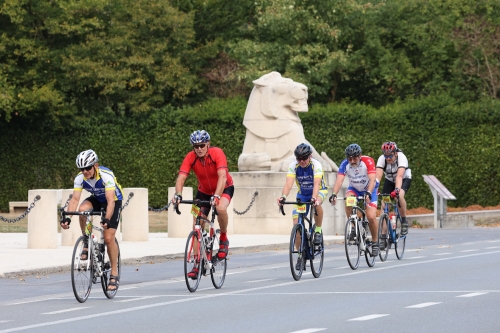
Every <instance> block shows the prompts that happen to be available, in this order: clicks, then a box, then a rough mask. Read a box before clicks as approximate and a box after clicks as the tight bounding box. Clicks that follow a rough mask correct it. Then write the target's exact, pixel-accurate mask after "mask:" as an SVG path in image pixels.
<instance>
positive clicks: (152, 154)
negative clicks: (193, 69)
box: [0, 96, 500, 211]
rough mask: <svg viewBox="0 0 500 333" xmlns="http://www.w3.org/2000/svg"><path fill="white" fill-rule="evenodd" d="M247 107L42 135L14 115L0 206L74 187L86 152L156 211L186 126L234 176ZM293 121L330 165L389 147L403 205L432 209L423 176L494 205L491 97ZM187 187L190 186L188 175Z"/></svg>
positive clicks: (348, 106) (91, 124)
mask: <svg viewBox="0 0 500 333" xmlns="http://www.w3.org/2000/svg"><path fill="white" fill-rule="evenodd" d="M246 103H247V101H246V100H245V99H242V98H237V99H229V100H218V99H213V100H209V101H207V102H205V103H203V104H200V105H196V106H191V107H185V108H182V109H174V108H171V107H165V108H163V109H161V110H156V111H155V112H152V113H151V114H148V115H140V116H136V117H132V118H125V117H116V116H115V115H113V116H111V115H108V114H102V115H100V116H99V117H98V118H95V119H89V120H78V122H76V123H75V125H74V126H72V127H71V128H62V129H61V128H52V129H43V130H40V129H39V128H37V126H36V125H34V124H26V123H21V122H19V121H17V120H15V119H14V120H13V121H12V122H11V123H8V124H6V123H1V124H0V139H1V142H2V148H1V161H2V162H1V170H2V177H1V178H0V210H1V211H7V209H8V202H9V201H25V200H27V197H28V190H30V189H36V188H46V189H47V188H72V184H73V179H74V177H75V175H76V173H77V172H78V170H77V169H76V167H75V158H76V156H77V155H78V153H79V152H80V151H82V150H85V149H90V148H91V149H94V150H95V151H96V152H97V154H98V156H99V159H100V162H101V164H102V165H104V166H107V167H109V168H111V169H112V170H113V171H114V172H115V175H116V177H117V179H118V181H119V183H120V184H121V185H122V186H123V187H147V188H148V189H149V204H150V205H151V206H155V207H158V206H163V205H165V204H166V203H167V200H168V198H167V192H168V187H171V186H174V184H175V179H176V176H177V171H178V168H179V166H180V163H181V162H182V159H183V157H184V156H185V154H186V153H187V152H188V151H189V149H190V144H189V139H188V138H189V134H190V133H191V132H192V131H193V130H196V129H206V130H207V131H208V132H209V133H210V135H211V137H212V144H213V145H216V146H219V147H221V148H222V149H224V151H225V152H226V155H227V157H228V165H229V170H230V171H237V170H238V166H237V162H238V156H239V154H240V153H241V151H242V147H243V142H244V139H245V128H244V126H243V125H242V120H243V115H244V112H245V108H246ZM300 117H301V120H302V124H303V127H304V132H305V135H306V138H307V139H308V140H309V141H310V142H311V143H312V144H313V145H314V146H315V148H316V149H317V150H318V151H324V152H326V153H327V154H328V156H330V158H332V159H333V160H334V161H335V162H336V163H337V164H340V162H341V160H342V159H343V158H344V156H343V151H344V149H345V147H346V146H347V145H349V144H350V143H353V142H356V143H358V144H360V145H361V147H362V149H363V153H364V154H366V155H370V156H372V157H373V158H374V159H375V160H376V159H377V158H378V156H380V153H381V152H380V145H381V144H382V142H383V141H387V140H391V141H396V142H397V144H398V146H399V147H400V148H401V149H402V150H403V151H404V153H405V154H406V155H407V156H408V160H409V163H410V167H411V169H412V174H413V181H412V185H411V189H410V192H409V193H408V196H407V201H408V207H409V208H412V207H420V206H424V207H427V208H432V206H433V197H432V195H431V192H430V190H429V188H428V186H427V185H426V184H425V182H424V181H423V178H422V175H424V174H432V175H435V176H436V177H437V178H438V179H440V180H441V182H442V183H443V184H444V185H445V186H446V187H447V188H448V189H449V190H450V191H451V192H452V193H453V194H454V195H455V196H456V197H457V200H456V201H450V202H449V205H450V206H467V205H472V204H481V205H484V206H486V205H497V204H498V197H499V188H500V186H499V185H500V184H499V183H500V178H499V177H498V174H499V170H500V166H499V165H498V163H497V161H498V158H499V151H500V150H499V145H500V138H499V135H498V131H497V125H496V124H498V123H500V119H499V118H500V103H499V102H498V101H495V100H484V101H479V102H475V103H465V104H457V103H456V102H455V101H454V100H453V99H450V98H448V97H446V96H431V97H425V98H419V99H415V100H408V101H405V102H397V103H394V104H392V105H389V106H385V107H382V108H379V109H376V108H373V107H370V106H365V105H360V104H352V103H342V104H328V105H312V107H311V108H310V111H309V112H307V113H301V114H300ZM187 185H189V186H195V177H194V176H191V177H189V178H188V182H187ZM236 186H238V184H236Z"/></svg>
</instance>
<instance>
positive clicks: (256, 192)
mask: <svg viewBox="0 0 500 333" xmlns="http://www.w3.org/2000/svg"><path fill="white" fill-rule="evenodd" d="M257 195H259V192H258V191H255V192H254V194H253V198H252V201H250V205H248V207H247V209H245V210H244V211H242V212H238V211H237V210H236V209H234V208H233V212H235V213H236V214H238V215H243V214H245V213H246V212H248V211H249V210H250V207H252V205H253V203H254V202H255V197H256V196H257Z"/></svg>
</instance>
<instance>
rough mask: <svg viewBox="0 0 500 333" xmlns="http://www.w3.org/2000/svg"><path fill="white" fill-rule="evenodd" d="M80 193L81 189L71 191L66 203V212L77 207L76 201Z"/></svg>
mask: <svg viewBox="0 0 500 333" xmlns="http://www.w3.org/2000/svg"><path fill="white" fill-rule="evenodd" d="M81 195H82V191H73V195H72V196H71V200H70V201H69V203H68V210H67V211H68V212H76V209H77V208H78V203H79V202H80V196H81Z"/></svg>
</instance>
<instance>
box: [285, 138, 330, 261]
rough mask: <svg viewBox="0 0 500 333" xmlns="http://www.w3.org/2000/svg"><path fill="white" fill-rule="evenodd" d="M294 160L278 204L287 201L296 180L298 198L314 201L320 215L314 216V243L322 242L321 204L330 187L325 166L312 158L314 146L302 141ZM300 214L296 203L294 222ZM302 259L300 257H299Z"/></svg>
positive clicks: (293, 213)
mask: <svg viewBox="0 0 500 333" xmlns="http://www.w3.org/2000/svg"><path fill="white" fill-rule="evenodd" d="M294 154H295V158H296V159H297V161H294V162H292V163H291V164H290V166H289V167H288V173H287V175H286V182H285V186H283V190H282V191H281V197H279V198H278V205H282V202H284V201H286V197H287V196H288V194H290V191H291V190H292V186H293V183H294V182H295V183H296V184H297V187H298V189H299V190H298V192H297V199H300V201H302V202H311V201H312V202H314V205H315V206H316V212H317V213H318V215H317V216H316V215H315V216H314V222H315V224H316V229H315V234H314V243H315V244H321V241H322V240H323V233H322V228H321V225H322V223H323V208H322V207H321V205H322V204H323V201H324V200H325V198H326V196H327V195H328V187H327V186H326V182H325V179H324V174H323V167H322V166H321V163H320V162H319V161H318V160H316V159H314V158H312V148H311V146H310V145H308V144H306V143H301V144H299V145H298V146H297V148H295V151H294ZM298 217H299V214H298V213H297V206H296V205H295V206H294V208H293V212H292V219H293V224H294V225H295V224H297V223H298ZM299 259H300V258H299Z"/></svg>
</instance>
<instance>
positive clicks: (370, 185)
mask: <svg viewBox="0 0 500 333" xmlns="http://www.w3.org/2000/svg"><path fill="white" fill-rule="evenodd" d="M368 179H369V180H370V182H369V183H368V188H367V189H366V191H367V192H368V193H372V192H373V189H374V188H375V184H376V183H377V178H376V176H375V174H374V173H370V174H368ZM370 202H371V201H370V200H369V199H367V200H366V203H367V204H369V203H370Z"/></svg>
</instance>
